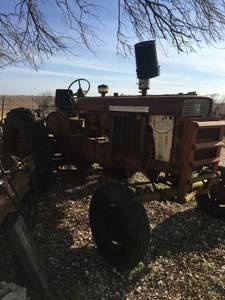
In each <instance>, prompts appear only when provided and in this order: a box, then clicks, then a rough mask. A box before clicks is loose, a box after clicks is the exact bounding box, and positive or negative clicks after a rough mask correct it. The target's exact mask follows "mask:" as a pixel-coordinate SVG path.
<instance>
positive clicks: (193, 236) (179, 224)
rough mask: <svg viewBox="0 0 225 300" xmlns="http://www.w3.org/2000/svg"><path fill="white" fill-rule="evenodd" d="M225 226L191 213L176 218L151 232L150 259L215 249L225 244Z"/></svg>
mask: <svg viewBox="0 0 225 300" xmlns="http://www.w3.org/2000/svg"><path fill="white" fill-rule="evenodd" d="M224 226H225V222H224V221H223V220H218V219H215V218H212V217H210V216H208V215H206V214H203V213H200V212H199V211H197V210H196V209H188V210H185V211H183V212H179V213H176V214H173V215H172V216H170V217H169V218H167V219H165V220H164V221H163V222H161V223H159V224H158V225H157V226H156V227H155V228H154V229H153V231H152V242H151V246H150V252H151V253H150V257H151V259H156V258H157V257H159V256H171V255H176V254H179V253H184V254H185V253H190V252H193V251H199V252H200V251H201V252H202V251H203V252H204V251H208V250H210V249H214V248H216V247H217V246H218V244H219V243H221V242H223V241H224V240H225V235H224Z"/></svg>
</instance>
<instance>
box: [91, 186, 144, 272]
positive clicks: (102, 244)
mask: <svg viewBox="0 0 225 300" xmlns="http://www.w3.org/2000/svg"><path fill="white" fill-rule="evenodd" d="M89 213H90V225H91V230H92V235H93V238H94V241H95V243H96V245H97V248H98V250H99V252H100V255H101V256H102V257H103V258H104V259H105V260H106V261H108V262H109V263H110V264H111V265H112V266H114V267H116V268H117V269H118V270H121V271H124V270H126V269H130V268H132V267H134V266H135V265H137V264H138V263H139V262H140V261H141V260H143V258H144V257H145V255H146V252H147V250H148V245H149V239H150V230H149V222H148V217H147V214H146V211H145V209H144V207H143V205H142V204H141V202H140V200H139V199H138V198H137V196H136V194H135V193H133V192H132V191H131V190H130V189H129V188H128V187H126V186H123V185H119V184H108V185H103V186H101V187H100V188H99V189H98V190H97V191H96V192H95V194H94V195H93V198H92V200H91V204H90V212H89Z"/></svg>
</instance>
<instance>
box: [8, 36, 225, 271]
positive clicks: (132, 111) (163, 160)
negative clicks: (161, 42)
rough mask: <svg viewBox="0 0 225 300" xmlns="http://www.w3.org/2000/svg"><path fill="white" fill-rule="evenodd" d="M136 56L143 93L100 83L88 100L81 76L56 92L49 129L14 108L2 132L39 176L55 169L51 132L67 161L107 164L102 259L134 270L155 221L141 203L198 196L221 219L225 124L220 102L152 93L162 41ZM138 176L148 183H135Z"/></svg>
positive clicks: (99, 231) (100, 203)
mask: <svg viewBox="0 0 225 300" xmlns="http://www.w3.org/2000/svg"><path fill="white" fill-rule="evenodd" d="M135 57H136V64H137V77H138V80H139V89H140V92H141V95H138V96H119V95H118V93H115V94H114V95H113V96H107V95H106V94H107V93H108V87H107V86H106V85H100V86H98V91H99V93H100V94H101V95H100V97H87V96H86V94H87V93H88V91H89V89H90V83H89V82H88V81H87V80H86V79H77V80H75V81H73V82H72V83H71V84H70V85H69V87H68V88H67V89H57V90H56V95H55V106H56V108H57V110H56V111H54V112H52V113H50V114H49V115H48V116H47V117H46V118H45V120H44V122H42V125H38V126H37V124H36V126H33V125H32V126H33V127H32V126H31V127H30V129H29V130H28V129H27V124H29V122H30V123H32V124H33V123H35V122H36V121H34V120H33V119H32V118H31V116H30V115H29V113H27V115H26V116H25V113H24V111H22V110H21V111H19V110H14V111H12V112H10V113H9V115H8V116H7V118H6V120H5V123H4V124H5V125H4V127H5V130H4V131H3V141H4V151H5V152H6V153H10V154H14V155H17V156H23V155H24V154H26V155H27V154H33V153H35V152H36V164H37V167H38V169H39V172H40V174H44V169H46V166H49V157H50V150H49V146H48V140H47V135H46V129H47V131H48V133H49V135H51V137H52V139H53V141H54V144H53V150H54V151H53V152H55V153H60V155H61V158H62V161H63V163H64V164H71V163H73V164H77V165H78V166H79V167H80V168H84V167H85V166H90V165H92V164H93V163H98V164H99V165H100V166H101V167H102V174H103V175H102V176H101V185H100V187H98V189H97V190H96V192H95V193H94V195H93V197H92V200H91V204H90V225H91V229H92V234H93V238H94V240H95V242H96V244H97V247H98V249H99V251H100V254H101V255H102V256H103V257H104V258H105V259H106V260H107V261H109V262H110V263H111V264H112V265H113V266H115V267H116V268H118V269H126V268H130V267H133V266H134V265H136V264H137V263H138V262H139V261H140V260H142V259H143V257H144V256H145V254H146V251H147V249H148V243H149V237H150V234H149V224H148V218H147V215H146V212H145V209H144V207H143V205H142V204H141V201H140V198H141V199H142V200H143V201H146V200H151V199H154V200H169V199H171V200H175V201H179V202H182V203H183V202H185V201H188V200H190V199H192V198H194V197H195V198H196V200H197V203H198V207H199V208H200V209H202V210H205V211H214V212H215V215H219V214H221V210H220V208H221V209H222V207H221V205H223V204H224V184H223V176H220V175H219V174H220V173H221V172H219V169H218V166H219V161H220V151H221V147H222V145H223V134H224V126H225V122H224V121H220V120H219V119H218V118H215V117H213V116H212V115H211V113H212V104H213V100H212V99H211V98H209V97H205V96H198V95H197V94H196V93H195V92H190V93H187V94H183V93H180V94H174V95H167V94H166V95H147V90H148V89H149V79H150V78H153V77H156V76H158V75H159V65H158V60H157V54H156V48H155V42H154V41H147V42H141V43H138V44H136V45H135ZM75 84H77V85H78V88H77V89H76V91H73V89H72V88H73V86H74V85H75ZM83 84H85V85H86V87H85V88H82V86H83ZM23 118H24V119H23ZM22 119H23V120H22ZM31 119H32V122H31ZM18 124H20V125H18ZM35 128H36V129H35ZM3 129H4V128H3ZM35 130H36V131H35ZM27 131H29V132H28V133H27ZM34 132H36V138H35V140H34ZM25 133H26V134H25ZM12 136H14V138H12ZM37 141H38V145H37ZM25 148H26V149H25ZM43 150H44V151H43ZM222 171H223V170H222ZM136 172H142V173H143V174H144V175H145V178H146V180H145V181H144V182H142V183H140V182H139V183H131V182H130V180H129V178H131V176H132V175H133V174H134V173H136ZM222 173H223V172H222ZM219 210H220V213H218V211H219Z"/></svg>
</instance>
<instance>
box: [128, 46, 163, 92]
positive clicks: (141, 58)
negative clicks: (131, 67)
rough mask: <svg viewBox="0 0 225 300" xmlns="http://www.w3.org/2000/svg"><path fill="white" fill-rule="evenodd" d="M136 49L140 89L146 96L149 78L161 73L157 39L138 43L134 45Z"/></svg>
mask: <svg viewBox="0 0 225 300" xmlns="http://www.w3.org/2000/svg"><path fill="white" fill-rule="evenodd" d="M134 49H135V59H136V67H137V69H136V72H137V78H138V80H139V90H141V93H142V96H146V94H147V90H148V89H149V79H150V78H153V77H156V76H159V74H160V66H159V64H158V59H157V52H156V45H155V41H145V42H140V43H137V44H135V45H134Z"/></svg>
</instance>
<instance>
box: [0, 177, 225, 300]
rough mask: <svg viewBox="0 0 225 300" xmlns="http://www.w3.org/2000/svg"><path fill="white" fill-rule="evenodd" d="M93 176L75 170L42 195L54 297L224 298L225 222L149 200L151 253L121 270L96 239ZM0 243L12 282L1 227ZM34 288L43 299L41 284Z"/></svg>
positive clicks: (44, 248)
mask: <svg viewBox="0 0 225 300" xmlns="http://www.w3.org/2000/svg"><path fill="white" fill-rule="evenodd" d="M95 184H96V178H95V177H94V176H92V177H89V178H88V179H87V180H86V181H82V182H81V180H79V176H78V174H76V172H74V173H71V174H70V173H69V174H67V176H64V177H63V178H62V181H61V182H54V183H52V187H50V188H49V191H48V192H47V193H46V194H43V195H42V197H41V198H40V200H41V203H40V224H39V225H38V227H37V229H36V231H35V240H36V242H37V245H38V247H39V249H40V252H41V254H42V257H43V260H44V262H45V264H46V265H47V267H48V270H49V275H50V295H49V299H51V300H53V299H54V300H56V299H60V300H64V299H65V300H76V299H88V300H91V299H96V300H101V299H102V300H104V299H105V300H106V299H113V300H116V299H127V300H128V299H135V300H136V299H152V300H154V299H155V300H163V299H165V300H169V299H171V300H177V299H185V300H187V299H192V300H193V299H207V300H209V299H213V300H215V299H218V300H221V299H225V240H224V239H225V222H223V221H220V220H215V219H212V218H210V217H208V216H206V215H203V214H201V213H199V212H198V211H196V210H195V207H194V206H195V204H194V203H193V202H192V203H189V204H185V205H180V204H177V203H171V202H165V203H163V202H156V201H153V202H151V203H148V204H146V205H145V208H146V210H147V213H148V217H149V222H150V225H151V237H152V241H151V244H150V247H149V251H148V255H147V257H146V260H145V261H144V262H143V263H141V264H139V266H138V267H137V268H136V269H135V270H132V271H131V272H129V273H128V272H127V273H124V274H120V273H118V272H117V271H116V270H115V269H112V268H111V267H110V266H108V265H107V264H106V263H105V262H104V261H103V260H102V259H101V257H100V256H99V255H98V252H97V250H96V247H95V245H94V243H93V241H92V237H91V232H90V229H89V220H88V207H89V203H90V198H91V194H92V192H93V191H94V188H95ZM74 187H75V188H74ZM0 244H1V247H0V266H1V269H0V281H1V280H6V281H8V282H10V281H12V280H13V266H12V258H11V254H10V251H9V248H8V244H7V242H6V241H5V240H4V238H3V236H2V235H0ZM30 295H31V299H32V300H38V299H40V300H42V299H41V298H39V297H38V295H37V293H36V292H35V291H32V290H31V291H30Z"/></svg>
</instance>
